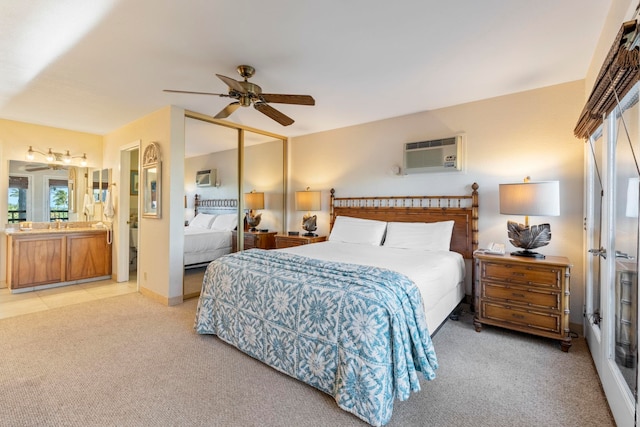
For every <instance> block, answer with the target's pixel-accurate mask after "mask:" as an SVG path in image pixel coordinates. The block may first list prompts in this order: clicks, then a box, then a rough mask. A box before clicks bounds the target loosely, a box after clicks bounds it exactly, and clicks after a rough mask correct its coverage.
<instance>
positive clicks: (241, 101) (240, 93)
mask: <svg viewBox="0 0 640 427" xmlns="http://www.w3.org/2000/svg"><path fill="white" fill-rule="evenodd" d="M237 70H238V74H240V76H241V77H242V78H243V79H244V80H243V81H238V80H235V79H232V78H231V77H227V76H223V75H221V74H216V76H217V77H218V78H219V79H220V80H222V81H223V82H224V83H225V84H226V85H227V86H228V87H229V92H228V93H226V94H224V93H210V92H190V91H185V90H174V89H165V90H164V91H165V92H173V93H188V94H195V95H214V96H221V97H228V98H233V99H235V100H236V101H234V102H232V103H230V104H229V105H227V106H226V107H224V108H223V109H222V110H221V111H220V112H219V113H218V114H216V115H215V116H214V118H216V119H225V118H227V117H229V116H230V115H231V114H232V113H233V112H234V111H236V110H237V109H238V107H250V106H251V105H253V108H255V109H256V110H258V111H260V112H261V113H262V114H264V115H265V116H267V117H269V118H271V119H273V120H275V121H276V122H278V123H280V124H281V125H282V126H289V125H290V124H292V123H293V122H294V120H293V119H292V118H291V117H289V116H287V115H286V114H284V113H282V112H281V111H278V110H276V109H275V108H273V107H272V106H270V105H269V103H271V102H273V103H276V104H295V105H315V104H316V101H315V99H313V97H312V96H311V95H285V94H277V93H262V88H261V87H260V86H258V85H257V84H255V83H252V82H250V81H248V79H250V78H251V77H253V75H254V74H255V72H256V70H255V68H253V67H252V66H251V65H238V67H237Z"/></svg>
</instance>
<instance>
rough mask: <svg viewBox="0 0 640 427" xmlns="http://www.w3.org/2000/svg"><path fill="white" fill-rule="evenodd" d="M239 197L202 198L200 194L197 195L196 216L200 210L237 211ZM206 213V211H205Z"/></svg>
mask: <svg viewBox="0 0 640 427" xmlns="http://www.w3.org/2000/svg"><path fill="white" fill-rule="evenodd" d="M237 210H238V200H237V199H201V198H200V196H199V195H197V194H196V195H195V204H194V216H195V215H198V211H207V212H210V211H237ZM203 213H204V212H203Z"/></svg>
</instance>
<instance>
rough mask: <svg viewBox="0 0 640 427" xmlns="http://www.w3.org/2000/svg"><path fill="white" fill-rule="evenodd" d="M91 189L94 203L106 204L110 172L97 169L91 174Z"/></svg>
mask: <svg viewBox="0 0 640 427" xmlns="http://www.w3.org/2000/svg"><path fill="white" fill-rule="evenodd" d="M91 188H92V194H93V202H94V203H104V201H105V200H106V198H107V189H108V188H109V170H108V169H102V170H100V169H95V170H94V171H93V172H92V173H91Z"/></svg>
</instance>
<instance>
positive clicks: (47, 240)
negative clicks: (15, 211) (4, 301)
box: [7, 235, 67, 289]
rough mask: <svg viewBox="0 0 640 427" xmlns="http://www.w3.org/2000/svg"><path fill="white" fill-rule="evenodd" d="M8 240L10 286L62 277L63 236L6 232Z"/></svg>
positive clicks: (22, 286) (39, 282)
mask: <svg viewBox="0 0 640 427" xmlns="http://www.w3.org/2000/svg"><path fill="white" fill-rule="evenodd" d="M7 243H8V244H7V255H8V259H7V261H8V262H7V284H8V285H9V288H11V289H18V288H27V287H32V286H38V285H46V284H49V283H56V282H64V281H65V277H66V260H67V256H66V255H67V250H66V249H67V246H66V244H67V239H66V238H65V236H62V235H58V236H48V237H44V236H38V235H25V236H20V237H19V238H18V237H13V236H9V238H8V242H7Z"/></svg>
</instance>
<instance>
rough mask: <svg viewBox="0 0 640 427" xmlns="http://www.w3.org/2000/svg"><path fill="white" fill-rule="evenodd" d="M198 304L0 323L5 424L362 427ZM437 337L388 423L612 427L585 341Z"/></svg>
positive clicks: (86, 307)
mask: <svg viewBox="0 0 640 427" xmlns="http://www.w3.org/2000/svg"><path fill="white" fill-rule="evenodd" d="M196 304H197V299H191V300H188V301H187V302H185V303H184V304H182V305H180V306H176V307H164V306H162V305H160V304H157V303H155V302H153V301H151V300H149V299H147V298H145V297H143V296H141V295H140V294H129V295H123V296H117V297H113V298H108V299H104V300H100V301H94V302H88V303H84V304H78V305H74V306H68V307H62V308H59V309H53V310H49V311H46V312H40V313H33V314H28V315H24V316H18V317H14V318H9V319H4V320H0V354H1V357H2V363H0V384H1V388H0V390H1V391H0V425H2V426H5V425H6V426H125V425H126V426H150V425H154V426H205V425H206V426H362V425H364V423H363V422H362V421H360V420H359V419H357V418H356V417H354V416H352V415H350V414H348V413H346V412H344V411H342V410H340V409H339V408H338V407H337V406H336V404H335V402H334V401H333V399H332V398H331V397H330V396H328V395H326V394H324V393H322V392H320V391H317V390H316V389H314V388H312V387H309V386H307V385H305V384H302V383H300V382H298V381H297V380H294V379H292V378H289V377H288V376H286V375H284V374H281V373H279V372H277V371H275V370H273V369H271V368H269V367H267V366H265V365H263V364H262V363H260V362H258V361H256V360H254V359H252V358H250V357H249V356H246V355H245V354H243V353H241V352H239V351H238V350H236V349H234V348H233V347H231V346H229V345H227V344H225V343H223V342H222V341H220V340H219V339H218V338H217V337H214V336H200V335H198V334H196V333H195V332H194V331H193V321H194V313H195V308H196ZM471 320H472V319H471V315H470V314H464V315H463V316H462V318H461V321H459V322H452V321H448V322H447V323H446V324H445V325H444V326H443V327H442V328H441V330H440V331H439V332H438V333H437V334H436V336H435V338H434V342H435V347H436V352H437V354H438V358H439V362H440V369H438V371H437V374H438V377H437V378H436V380H435V381H432V382H427V381H423V382H422V391H421V392H419V393H414V394H413V395H412V396H411V398H410V399H409V400H408V401H405V402H396V405H395V408H394V415H393V418H392V420H391V422H390V423H389V424H388V425H389V426H427V425H428V426H461V425H473V426H493V427H496V426H531V425H544V426H612V425H614V423H613V421H612V418H611V415H610V413H609V410H608V406H607V403H606V401H605V398H604V396H603V393H602V391H601V387H600V384H599V382H598V378H597V376H596V372H595V369H594V367H593V364H592V362H591V359H590V356H589V354H588V350H587V348H586V345H585V342H584V340H583V339H576V340H574V345H573V347H572V348H571V350H570V351H569V353H563V352H561V351H560V350H559V346H558V345H557V344H556V343H555V342H552V341H549V340H545V339H540V338H536V337H529V336H526V335H522V334H517V333H512V332H509V331H503V330H500V329H497V328H486V329H485V330H483V332H481V333H476V332H475V331H474V329H473V325H472V323H471Z"/></svg>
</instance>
